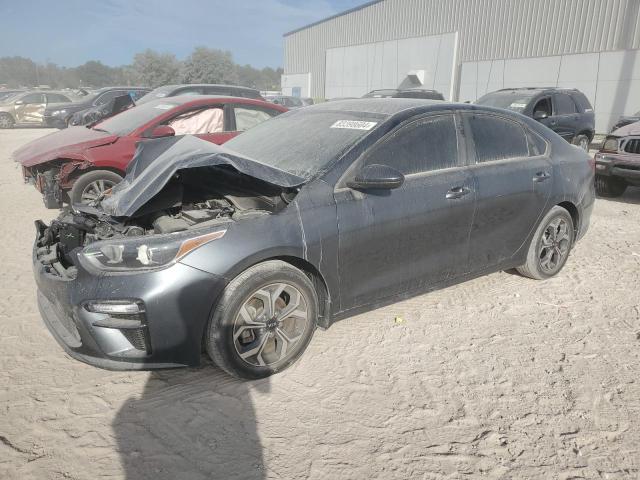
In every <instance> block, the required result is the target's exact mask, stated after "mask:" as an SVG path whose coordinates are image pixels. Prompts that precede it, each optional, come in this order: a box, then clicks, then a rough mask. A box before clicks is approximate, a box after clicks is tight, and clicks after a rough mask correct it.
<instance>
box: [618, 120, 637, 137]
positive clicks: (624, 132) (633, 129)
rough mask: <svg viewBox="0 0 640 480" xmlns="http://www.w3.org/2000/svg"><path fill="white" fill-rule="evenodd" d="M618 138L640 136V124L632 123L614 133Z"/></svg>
mask: <svg viewBox="0 0 640 480" xmlns="http://www.w3.org/2000/svg"><path fill="white" fill-rule="evenodd" d="M612 135H615V136H616V137H628V136H629V135H640V122H636V123H630V124H629V125H625V126H624V127H621V128H619V129H617V130H616V131H615V132H612Z"/></svg>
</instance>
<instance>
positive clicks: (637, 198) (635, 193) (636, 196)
mask: <svg viewBox="0 0 640 480" xmlns="http://www.w3.org/2000/svg"><path fill="white" fill-rule="evenodd" d="M598 200H599V201H602V200H604V201H606V202H617V203H628V204H631V205H640V187H627V189H626V190H625V192H624V193H623V194H622V195H621V196H619V197H614V198H608V197H600V196H598Z"/></svg>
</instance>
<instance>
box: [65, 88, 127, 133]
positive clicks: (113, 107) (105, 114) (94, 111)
mask: <svg viewBox="0 0 640 480" xmlns="http://www.w3.org/2000/svg"><path fill="white" fill-rule="evenodd" d="M135 105H136V104H135V102H134V101H133V99H132V98H131V95H129V94H126V95H120V96H119V97H114V98H112V99H111V100H109V101H108V102H107V103H104V104H102V105H97V106H95V107H92V108H89V109H87V110H81V111H79V112H76V113H74V114H73V115H72V116H71V119H70V120H69V122H68V123H69V125H73V126H77V125H89V124H93V123H97V122H99V121H100V120H103V119H106V118H109V117H112V116H114V115H117V114H118V113H122V112H124V111H125V110H128V109H130V108H132V107H135Z"/></svg>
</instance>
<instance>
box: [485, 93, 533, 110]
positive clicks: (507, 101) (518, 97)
mask: <svg viewBox="0 0 640 480" xmlns="http://www.w3.org/2000/svg"><path fill="white" fill-rule="evenodd" d="M531 97H532V95H526V94H525V95H523V94H521V93H516V94H514V93H510V92H495V93H488V94H487V95H485V96H483V97H481V98H480V99H478V100H477V101H476V104H478V105H485V106H487V107H496V108H504V109H506V110H513V111H514V112H519V113H520V112H522V111H523V110H524V109H525V108H527V105H528V104H529V102H530V101H531Z"/></svg>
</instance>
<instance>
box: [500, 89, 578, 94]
mask: <svg viewBox="0 0 640 480" xmlns="http://www.w3.org/2000/svg"><path fill="white" fill-rule="evenodd" d="M551 91H553V92H578V89H576V88H564V87H517V88H501V89H500V90H496V91H495V92H489V93H508V92H514V93H515V92H528V93H531V94H532V95H537V94H539V93H544V92H551Z"/></svg>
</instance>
